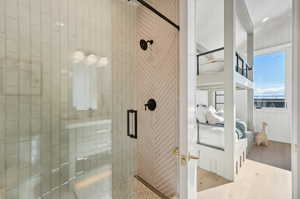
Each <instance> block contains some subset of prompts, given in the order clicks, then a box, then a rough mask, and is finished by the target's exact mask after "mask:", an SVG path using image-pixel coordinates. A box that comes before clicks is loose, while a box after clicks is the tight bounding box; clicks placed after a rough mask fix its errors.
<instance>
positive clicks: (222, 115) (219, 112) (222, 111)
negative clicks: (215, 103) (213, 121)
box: [216, 109, 224, 118]
mask: <svg viewBox="0 0 300 199" xmlns="http://www.w3.org/2000/svg"><path fill="white" fill-rule="evenodd" d="M216 114H217V115H218V116H220V117H222V118H224V110H223V109H221V110H219V111H217V113H216Z"/></svg>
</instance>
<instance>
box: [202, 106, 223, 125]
mask: <svg viewBox="0 0 300 199" xmlns="http://www.w3.org/2000/svg"><path fill="white" fill-rule="evenodd" d="M206 120H207V123H208V124H218V123H224V118H223V117H221V116H219V115H218V114H217V112H216V109H215V108H214V107H213V106H210V107H209V109H208V111H207V113H206Z"/></svg>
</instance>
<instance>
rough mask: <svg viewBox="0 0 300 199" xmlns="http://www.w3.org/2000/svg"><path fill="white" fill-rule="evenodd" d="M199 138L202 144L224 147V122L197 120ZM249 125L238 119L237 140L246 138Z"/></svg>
mask: <svg viewBox="0 0 300 199" xmlns="http://www.w3.org/2000/svg"><path fill="white" fill-rule="evenodd" d="M197 123H198V131H199V132H198V133H199V137H198V138H199V140H198V142H200V143H201V144H206V145H211V146H215V147H220V148H222V147H224V124H220V123H218V124H208V123H202V122H199V121H197ZM246 132H247V125H246V123H245V122H244V121H242V120H236V131H235V140H240V139H244V138H246Z"/></svg>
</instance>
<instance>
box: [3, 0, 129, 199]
mask: <svg viewBox="0 0 300 199" xmlns="http://www.w3.org/2000/svg"><path fill="white" fill-rule="evenodd" d="M123 4H124V5H123ZM112 5H113V6H114V7H116V8H114V9H113V13H114V14H113V15H112V13H111V10H112ZM125 5H126V6H128V5H127V1H126V2H122V1H119V0H84V1H83V0H0V199H17V198H22V199H35V198H47V199H50V198H51V199H59V198H62V199H64V198H74V194H77V196H78V198H83V197H84V198H86V199H87V198H97V197H98V198H99V196H100V195H99V194H101V192H102V196H103V193H104V191H111V190H110V189H111V180H107V183H105V186H106V188H105V187H104V188H99V186H98V187H97V186H96V187H94V188H93V191H89V192H84V193H86V194H83V193H82V192H80V191H78V190H76V188H78V187H84V186H85V184H83V182H87V181H84V180H86V179H88V178H89V177H91V176H93V172H94V171H95V170H97V169H98V170H99V169H101V168H102V167H103V166H107V167H108V168H110V169H111V144H112V140H111V136H112V130H111V129H113V132H114V139H115V141H117V142H122V141H124V142H123V143H120V146H119V147H118V148H117V149H116V151H113V152H115V154H118V155H117V156H115V159H114V162H116V163H117V165H118V164H119V166H115V167H114V172H115V171H119V173H116V175H115V176H116V177H115V180H114V181H115V185H116V187H117V188H122V187H120V186H124V184H126V183H127V181H126V179H127V178H128V175H127V176H126V177H124V176H125V175H123V178H125V183H124V182H123V181H122V182H121V181H119V178H118V176H120V174H121V173H122V172H123V170H122V166H121V165H120V163H123V166H124V167H125V169H127V171H128V170H130V172H129V173H130V176H131V174H132V171H131V168H133V165H134V162H128V157H127V156H126V154H128V152H129V150H133V148H130V149H127V148H126V147H127V146H128V145H130V144H131V146H134V143H131V142H132V141H128V139H127V138H126V136H125V133H126V131H125V128H124V127H125V111H126V109H128V108H127V107H128V106H129V105H131V101H133V98H132V97H128V98H126V99H125V101H124V100H123V97H124V96H129V94H128V92H126V90H124V86H127V87H126V89H127V91H129V92H130V91H131V90H132V89H131V86H132V85H133V82H132V81H131V80H129V81H127V80H128V79H129V77H130V76H128V75H130V74H133V71H132V69H130V68H128V67H129V66H130V67H134V66H135V65H134V62H133V61H132V60H134V59H135V57H134V56H131V55H134V54H135V53H134V47H133V46H132V45H134V41H135V32H134V31H135V29H134V25H133V22H134V20H135V18H134V17H135V8H134V7H129V8H128V10H127V13H126V10H125V11H124V10H122V8H123V7H124V6H125ZM117 6H119V7H117ZM128 13H131V14H130V15H129V17H128V18H127V17H126V16H127V14H128ZM112 19H113V20H114V21H113V22H114V23H116V24H114V25H112ZM126 24H127V25H132V26H131V27H130V28H131V29H129V28H128V27H127V26H126ZM119 25H120V26H121V27H119ZM120 30H124V31H123V32H120ZM112 31H115V33H112ZM120 33H121V34H120ZM122 33H124V34H122ZM113 37H116V39H114V38H113ZM126 37H128V38H131V39H129V40H127V38H126ZM116 41H118V42H116ZM124 41H127V42H124ZM76 50H82V51H84V52H85V53H86V54H89V53H93V54H95V55H97V56H105V57H108V60H109V64H108V65H107V67H103V68H98V69H97V75H98V80H97V85H98V93H97V95H98V109H97V110H93V111H78V110H76V109H75V108H74V107H73V105H72V89H73V88H72V64H71V56H72V53H73V52H74V51H76ZM128 52H133V53H128ZM113 59H114V60H115V61H114V66H113V67H112V63H113ZM114 67H117V68H120V70H119V69H116V68H115V69H113V73H112V68H114ZM126 68H127V69H126ZM122 72H124V73H122ZM112 80H114V83H113V84H112ZM118 81H121V82H120V83H117V82H118ZM113 89H114V92H119V94H117V95H116V101H112V92H113ZM123 91H125V92H123ZM112 102H113V103H118V104H117V105H116V106H115V107H114V108H113V106H112ZM122 103H124V104H122ZM113 110H114V112H113ZM112 113H113V114H112ZM112 119H116V120H118V121H116V122H114V123H112ZM103 121H104V123H103ZM101 122H102V123H101ZM116 146H118V144H116ZM124 149H127V150H124ZM120 158H122V159H120ZM130 158H131V159H133V158H134V155H132V154H131V157H130ZM122 161H123V162H122ZM126 161H127V162H128V164H125V163H126ZM124 162H125V163H124ZM108 174H109V172H108ZM97 175H98V174H97ZM97 175H95V176H96V177H97ZM108 176H109V175H108ZM98 177H99V175H98ZM108 178H111V175H110V177H108ZM124 188H128V187H124ZM99 189H100V191H101V192H100V193H98V195H97V190H99ZM120 190H121V189H120ZM119 195H120V196H121V193H119ZM105 197H108V198H109V197H110V196H109V193H108V195H105ZM119 198H122V197H119ZM124 198H125V197H124Z"/></svg>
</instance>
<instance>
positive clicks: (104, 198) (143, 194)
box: [62, 166, 160, 199]
mask: <svg viewBox="0 0 300 199" xmlns="http://www.w3.org/2000/svg"><path fill="white" fill-rule="evenodd" d="M111 174H112V173H111V168H110V166H107V167H102V168H101V169H99V170H97V171H94V172H91V173H90V174H89V175H85V176H84V177H82V178H81V179H78V180H77V182H75V183H74V190H73V192H74V195H76V199H87V198H88V199H111V198H112V196H111ZM134 187H135V188H134V195H136V199H160V197H159V196H157V195H156V194H155V193H154V192H152V191H151V190H150V189H148V188H147V187H146V186H145V185H144V184H142V183H141V182H140V181H138V180H137V179H135V181H134ZM91 193H92V196H91ZM72 195H73V194H72ZM73 197H74V196H71V195H70V192H69V193H66V194H65V195H64V197H62V198H64V199H74V198H73Z"/></svg>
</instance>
